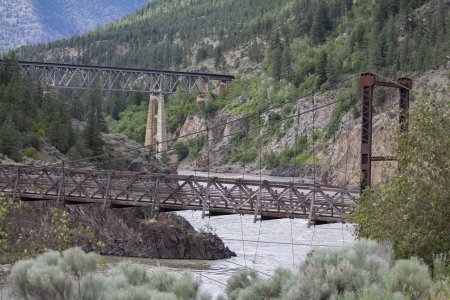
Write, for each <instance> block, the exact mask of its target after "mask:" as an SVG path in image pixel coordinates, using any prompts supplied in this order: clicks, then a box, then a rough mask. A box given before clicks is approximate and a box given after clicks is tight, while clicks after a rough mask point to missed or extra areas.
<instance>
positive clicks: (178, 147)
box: [172, 141, 189, 160]
mask: <svg viewBox="0 0 450 300" xmlns="http://www.w3.org/2000/svg"><path fill="white" fill-rule="evenodd" d="M172 147H173V149H174V150H175V153H176V154H177V156H178V160H183V159H185V158H186V157H187V156H188V155H189V148H188V146H187V145H186V144H185V143H184V142H182V141H177V142H175V143H173V145H172Z"/></svg>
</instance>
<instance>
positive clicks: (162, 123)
mask: <svg viewBox="0 0 450 300" xmlns="http://www.w3.org/2000/svg"><path fill="white" fill-rule="evenodd" d="M157 99H158V119H157V126H156V141H157V142H158V152H162V151H166V150H167V128H166V106H165V102H164V95H163V94H159V97H157Z"/></svg>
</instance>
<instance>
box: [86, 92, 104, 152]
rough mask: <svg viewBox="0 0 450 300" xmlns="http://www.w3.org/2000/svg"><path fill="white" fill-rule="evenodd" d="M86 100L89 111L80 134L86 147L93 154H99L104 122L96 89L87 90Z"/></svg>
mask: <svg viewBox="0 0 450 300" xmlns="http://www.w3.org/2000/svg"><path fill="white" fill-rule="evenodd" d="M88 101H89V111H88V114H87V117H86V127H85V128H84V130H83V134H82V136H83V140H84V143H85V145H86V147H87V148H88V149H90V150H91V151H92V152H93V155H101V154H102V153H103V146H104V142H103V139H102V132H105V131H106V122H105V120H104V118H103V112H102V105H101V98H100V94H99V92H98V90H91V91H90V92H89V95H88Z"/></svg>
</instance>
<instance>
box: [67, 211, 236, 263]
mask: <svg viewBox="0 0 450 300" xmlns="http://www.w3.org/2000/svg"><path fill="white" fill-rule="evenodd" d="M97 210H98V209H97ZM127 210H128V211H120V209H117V210H116V209H114V210H106V211H105V212H94V215H95V216H94V218H89V217H85V216H83V215H79V216H78V220H75V223H78V224H82V223H83V222H90V223H91V224H90V225H89V227H90V228H94V232H93V240H94V241H99V242H101V243H102V244H104V246H103V247H98V246H96V245H95V244H94V243H92V242H89V240H86V239H84V238H80V239H78V240H77V245H78V246H80V247H82V248H83V250H85V251H88V252H89V251H95V252H98V253H100V254H102V255H114V256H127V257H143V258H163V259H207V260H211V259H221V258H230V257H232V256H236V254H235V253H234V252H233V251H231V250H230V249H228V247H225V245H224V243H223V241H222V240H221V239H220V238H219V237H218V236H217V235H214V234H212V233H208V232H197V231H196V230H195V229H194V228H193V227H192V226H191V224H190V223H189V222H188V221H187V220H186V219H184V218H183V217H181V216H178V215H175V214H172V213H161V214H159V216H157V217H156V218H144V217H145V211H142V210H139V209H127Z"/></svg>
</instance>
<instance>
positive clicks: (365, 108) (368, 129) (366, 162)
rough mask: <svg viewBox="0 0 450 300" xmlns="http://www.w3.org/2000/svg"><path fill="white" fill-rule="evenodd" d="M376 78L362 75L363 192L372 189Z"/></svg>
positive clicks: (361, 162)
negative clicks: (373, 115)
mask: <svg viewBox="0 0 450 300" xmlns="http://www.w3.org/2000/svg"><path fill="white" fill-rule="evenodd" d="M376 81H377V80H376V76H375V74H372V73H364V74H361V77H360V86H361V90H362V101H361V119H362V120H361V121H362V124H361V161H360V166H361V176H362V177H361V183H360V188H361V191H363V190H364V189H366V188H367V187H370V181H371V169H372V164H371V162H372V108H373V90H374V86H375V82H376Z"/></svg>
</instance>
